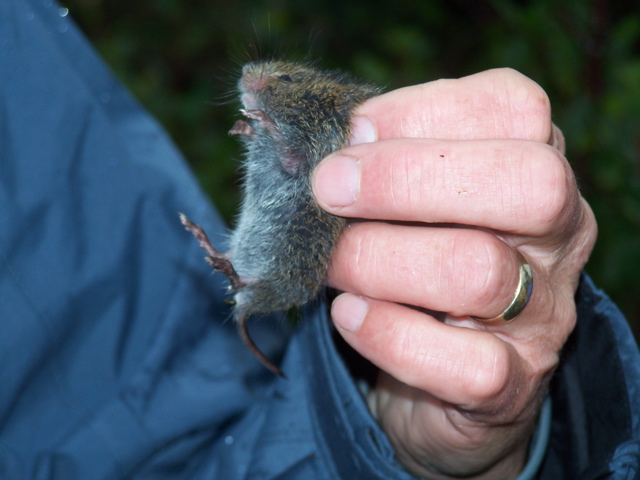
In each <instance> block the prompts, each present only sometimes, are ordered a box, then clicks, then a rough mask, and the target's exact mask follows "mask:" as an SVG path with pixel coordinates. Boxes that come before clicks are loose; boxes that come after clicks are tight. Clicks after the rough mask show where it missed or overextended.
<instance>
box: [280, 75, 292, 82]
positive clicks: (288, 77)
mask: <svg viewBox="0 0 640 480" xmlns="http://www.w3.org/2000/svg"><path fill="white" fill-rule="evenodd" d="M278 80H282V81H283V82H293V78H291V77H290V76H289V75H280V76H279V77H278Z"/></svg>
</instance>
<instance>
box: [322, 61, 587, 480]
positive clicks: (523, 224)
mask: <svg viewBox="0 0 640 480" xmlns="http://www.w3.org/2000/svg"><path fill="white" fill-rule="evenodd" d="M354 126H355V128H354V142H353V143H354V145H352V146H350V147H348V148H346V149H344V150H342V151H341V152H338V153H337V154H334V155H332V156H330V157H328V158H327V159H325V160H324V161H323V162H322V163H321V165H320V166H319V167H318V169H317V170H316V172H315V175H314V177H313V182H312V183H313V188H314V194H315V196H316V199H317V201H318V203H319V205H320V206H321V207H322V208H324V209H325V210H327V211H328V212H331V213H333V214H336V215H340V216H345V217H353V218H359V219H365V220H364V221H359V222H355V223H353V224H351V225H350V226H349V228H347V229H346V230H345V232H344V234H343V235H342V237H341V239H340V241H339V244H338V246H337V248H336V251H335V253H334V254H333V257H332V263H331V267H330V269H329V275H328V282H329V283H330V284H331V285H332V286H334V287H336V288H337V289H339V290H341V291H344V292H348V293H344V294H342V295H340V296H339V297H337V298H336V300H335V301H334V303H333V305H332V310H331V313H332V317H333V320H334V322H335V324H336V326H337V328H338V331H339V332H340V333H341V334H342V336H343V337H344V338H345V340H346V341H347V342H348V343H349V344H350V345H351V346H352V347H353V348H354V349H355V350H357V351H358V352H359V353H360V354H362V355H363V356H364V357H366V358H367V359H369V360H370V361H371V362H373V363H374V364H375V365H377V366H378V367H379V368H380V369H381V373H380V376H379V379H378V383H377V386H376V387H375V388H374V389H373V390H372V391H371V393H370V398H369V404H370V408H371V411H372V413H373V415H375V416H376V418H377V419H378V421H379V423H380V424H381V426H382V428H383V429H384V430H385V432H386V433H387V435H388V437H389V439H390V441H391V442H392V444H393V445H394V447H395V449H396V453H397V457H398V459H399V460H400V461H401V462H402V463H403V464H404V465H405V466H406V468H407V469H409V470H410V471H412V472H413V473H415V474H417V475H421V476H425V477H428V478H431V479H450V478H458V477H462V476H464V478H473V479H496V478H515V477H516V476H517V474H518V473H519V472H520V470H521V469H522V467H523V465H524V463H525V461H526V456H527V446H528V441H529V439H530V437H531V434H532V432H533V430H534V427H535V423H536V419H537V415H538V412H539V408H540V405H541V402H542V400H543V398H544V396H545V393H546V389H547V386H548V382H549V379H550V377H551V376H552V374H553V371H554V369H555V367H556V365H557V363H558V356H559V352H560V350H561V348H562V346H563V344H564V343H565V341H566V339H567V337H568V335H569V334H570V332H571V331H572V329H573V326H574V323H575V319H576V311H575V303H574V293H575V291H576V288H577V285H578V280H579V275H580V272H581V270H582V268H583V266H584V264H585V263H586V261H587V258H588V256H589V254H590V252H591V249H592V247H593V243H594V241H595V237H596V230H597V228H596V223H595V220H594V217H593V214H592V212H591V210H590V208H589V206H588V205H587V204H586V202H585V201H584V199H583V198H582V197H581V196H580V194H579V192H578V189H577V186H576V181H575V178H574V175H573V172H572V170H571V168H570V166H569V165H568V163H567V161H566V159H565V158H564V139H563V137H562V134H561V133H560V131H559V130H558V129H557V128H555V127H554V126H553V125H552V123H551V110H550V106H549V100H548V98H547V96H546V94H545V93H544V91H543V90H542V89H541V88H540V87H539V86H538V85H537V84H535V83H534V82H533V81H531V80H529V79H528V78H526V77H524V76H522V75H520V74H519V73H517V72H515V71H513V70H509V69H500V70H490V71H486V72H483V73H480V74H477V75H472V76H469V77H465V78H462V79H458V80H440V81H436V82H431V83H427V84H424V85H418V86H413V87H407V88H403V89H399V90H395V91H393V92H390V93H387V94H384V95H381V96H379V97H376V98H373V99H371V100H369V101H367V102H366V103H365V104H363V105H362V106H361V107H360V108H359V109H358V111H357V112H356V118H355V120H354ZM374 140H375V141H374ZM363 141H364V142H372V143H360V142H363ZM345 156H346V157H345ZM516 251H518V252H520V253H521V254H522V255H523V256H524V257H525V258H526V260H527V262H528V263H529V264H530V265H531V268H532V271H533V292H532V296H531V299H530V301H529V303H528V305H527V306H526V308H525V309H524V311H523V312H522V313H521V314H520V315H519V316H518V317H517V318H515V320H513V322H511V323H508V324H504V325H497V326H489V325H483V324H482V323H481V322H478V321H475V320H472V319H471V318H470V316H473V317H479V318H490V317H494V316H496V315H499V314H500V313H501V312H502V311H504V309H505V308H506V307H507V305H509V303H510V302H511V300H512V299H513V296H514V291H515V289H516V285H517V284H518V269H519V262H518V256H517V254H516ZM413 307H417V308H413ZM433 312H446V314H445V315H443V316H442V318H438V319H436V316H437V315H434V314H433Z"/></svg>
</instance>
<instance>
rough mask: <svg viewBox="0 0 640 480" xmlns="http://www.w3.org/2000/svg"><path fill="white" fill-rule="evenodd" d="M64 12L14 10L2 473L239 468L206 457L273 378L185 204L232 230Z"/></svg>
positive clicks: (2, 192)
mask: <svg viewBox="0 0 640 480" xmlns="http://www.w3.org/2000/svg"><path fill="white" fill-rule="evenodd" d="M61 13H62V14H61ZM64 13H65V12H64V11H60V10H59V7H58V6H57V5H56V4H55V3H54V2H51V1H40V0H33V1H28V0H7V1H5V2H3V4H2V8H0V66H1V67H0V384H1V385H2V392H1V393H0V472H2V473H0V477H2V478H3V479H11V480H24V479H38V480H41V479H56V480H57V479H61V480H63V479H64V480H74V479H78V480H92V479H120V478H149V479H152V478H153V479H162V478H171V479H181V478H185V479H186V478H224V477H220V476H216V475H208V476H200V474H199V473H198V472H199V467H200V466H201V465H203V464H204V463H206V462H205V460H204V459H205V458H206V459H210V458H214V459H215V458H222V457H220V456H219V454H221V453H222V452H223V451H224V450H222V451H220V449H219V447H225V448H226V447H227V443H228V442H230V440H229V439H227V435H226V434H225V431H226V430H227V429H228V428H229V425H231V424H234V422H236V423H237V421H238V419H240V418H244V416H245V415H247V414H248V413H249V410H250V409H249V407H250V405H252V404H253V403H255V402H256V398H259V397H260V395H262V392H263V391H264V389H265V388H266V385H268V384H269V383H270V382H271V381H272V380H271V378H270V377H269V375H270V374H269V372H263V370H264V369H263V368H262V367H261V366H260V365H259V364H258V363H257V362H255V361H254V359H253V358H252V357H251V355H250V354H249V353H248V352H247V351H246V349H244V348H243V347H242V344H241V342H240V341H239V340H238V338H237V334H236V332H235V328H234V326H233V324H232V322H230V321H229V319H228V314H229V312H228V310H227V307H225V305H224V304H223V302H222V300H223V296H224V292H225V282H224V278H220V277H221V276H220V275H212V274H211V269H210V268H209V266H208V265H207V264H206V263H205V262H204V260H203V254H202V252H201V250H200V249H199V247H198V245H197V242H195V241H194V239H193V237H192V236H191V235H190V234H189V233H188V232H186V231H184V229H183V228H182V226H181V225H180V222H179V220H178V212H179V211H183V212H185V213H187V214H188V215H189V216H190V217H191V218H193V219H194V220H196V221H198V222H199V223H201V224H202V225H203V226H204V227H205V228H206V229H207V231H208V232H209V233H210V234H211V236H212V240H213V241H214V242H216V243H217V244H219V245H223V244H224V226H223V224H222V222H221V220H220V218H219V217H218V216H217V214H216V213H215V211H214V210H213V208H212V207H211V205H210V204H209V202H208V201H207V199H206V198H205V197H204V195H203V194H202V193H201V191H200V189H199V187H198V185H197V183H196V181H195V180H194V178H193V176H192V174H191V173H190V171H189V169H188V168H187V166H186V165H185V163H184V162H183V160H182V158H181V157H180V155H179V154H178V152H177V151H176V149H175V148H174V147H173V145H172V144H171V142H170V141H169V139H168V138H167V136H166V135H165V134H164V133H163V131H162V130H161V129H160V128H159V126H158V125H157V124H156V123H155V122H154V121H153V120H152V119H151V118H150V117H149V115H147V114H146V113H145V112H144V111H143V110H142V109H141V108H140V106H139V105H137V104H136V102H134V101H133V100H132V99H131V97H130V96H129V95H128V94H127V93H126V92H125V91H124V90H123V89H122V87H121V86H120V85H119V84H118V83H117V82H116V81H115V80H114V78H113V77H112V75H111V74H110V73H109V72H108V71H107V69H106V68H105V66H104V65H103V64H102V63H101V61H100V60H99V59H98V58H97V57H96V55H95V53H94V52H93V51H92V49H91V48H90V47H89V46H88V44H87V42H86V41H85V40H84V38H83V37H82V36H81V35H80V33H79V32H78V30H77V29H76V27H75V25H74V24H73V23H72V21H71V20H70V18H69V17H68V16H66V15H65V14H64ZM257 328H259V326H258V327H257ZM264 330H265V331H266V334H265V335H261V336H260V335H259V332H257V331H256V334H257V335H258V336H259V337H260V340H261V345H262V346H263V348H264V349H265V350H266V351H267V352H268V353H269V355H272V356H274V358H275V357H277V352H278V351H280V350H281V348H282V344H283V343H284V341H285V340H286V338H287V334H286V331H285V332H283V333H282V334H280V333H279V332H277V331H276V330H275V329H274V328H273V327H267V326H265V328H264ZM245 423H246V424H249V425H258V424H257V423H255V422H253V423H252V422H251V421H250V420H245ZM246 432H247V434H246V437H245V439H246V440H247V441H248V439H249V438H250V437H251V436H254V437H255V436H257V433H255V432H253V433H252V431H251V429H250V428H247V429H246ZM240 443H241V442H240ZM228 458H229V457H224V459H228ZM241 465H242V462H241ZM238 468H242V467H241V466H240V467H238ZM227 478H234V477H231V476H230V477H227ZM238 478H239V477H238Z"/></svg>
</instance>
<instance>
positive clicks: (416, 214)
mask: <svg viewBox="0 0 640 480" xmlns="http://www.w3.org/2000/svg"><path fill="white" fill-rule="evenodd" d="M488 173H489V174H488ZM312 186H313V191H314V194H315V196H316V200H317V202H318V204H319V205H320V206H321V207H322V208H323V209H325V210H327V211H329V212H331V213H333V214H336V215H340V216H347V217H359V218H372V219H373V218H376V219H393V220H401V221H419V222H429V223H436V222H448V223H458V224H465V225H476V226H481V227H485V228H491V229H494V230H499V231H503V232H509V233H515V234H520V235H528V236H542V235H547V234H549V233H551V231H552V229H554V228H556V229H557V228H562V227H563V226H564V222H563V221H562V220H563V219H564V218H566V219H567V220H568V219H570V218H571V216H572V215H573V214H574V212H573V209H575V208H577V205H578V201H579V198H578V194H577V189H576V187H575V179H574V176H573V172H572V171H571V168H570V167H569V165H568V163H567V161H566V159H565V158H564V157H563V155H562V154H561V153H560V152H559V151H558V150H557V149H556V148H553V147H551V146H549V145H546V144H542V143H538V142H531V141H522V140H507V141H498V140H480V141H443V140H422V139H411V140H388V141H382V142H376V143H375V144H363V145H357V146H354V147H350V148H348V149H345V150H343V151H342V152H340V153H339V154H337V155H333V156H330V157H328V158H327V159H325V160H324V161H323V162H322V163H321V164H320V165H319V166H318V168H317V169H316V172H315V174H314V176H313V179H312Z"/></svg>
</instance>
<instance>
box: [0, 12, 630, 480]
mask: <svg viewBox="0 0 640 480" xmlns="http://www.w3.org/2000/svg"><path fill="white" fill-rule="evenodd" d="M178 211H184V212H186V213H187V214H188V215H189V216H190V217H191V218H192V219H193V220H195V221H197V222H199V223H200V224H202V225H203V227H204V228H205V229H206V230H207V231H208V232H209V233H210V234H211V236H212V237H213V238H212V240H213V242H214V243H216V244H222V243H223V242H224V232H225V228H224V226H223V224H222V222H221V221H220V218H219V217H218V216H217V214H216V213H215V211H214V210H213V208H212V207H211V205H210V204H209V203H208V201H207V199H206V198H205V196H204V195H203V194H202V192H201V191H200V189H199V187H198V185H197V182H196V181H195V179H194V178H193V176H192V174H191V172H190V171H189V169H188V167H187V166H186V165H185V163H184V161H183V160H182V158H181V157H180V154H179V153H178V152H177V151H176V149H175V148H174V146H173V145H172V144H171V142H170V141H169V139H168V138H167V136H166V135H165V133H163V131H162V129H161V128H160V127H159V126H158V125H157V124H156V123H155V122H154V121H153V120H152V119H151V118H150V117H149V116H148V115H147V114H146V113H145V112H144V111H143V110H142V109H141V108H140V106H139V105H137V104H136V103H135V102H134V101H133V100H132V99H131V98H130V97H129V95H128V94H127V93H126V92H125V91H124V90H123V89H122V87H121V86H120V85H119V84H118V83H117V82H116V81H115V80H114V79H113V77H112V76H111V74H110V73H109V72H108V71H107V69H106V68H105V67H104V65H103V64H102V63H101V62H100V60H99V59H98V58H97V57H96V55H95V54H94V52H93V51H92V50H91V48H90V47H89V46H88V44H87V42H86V41H85V40H84V39H83V38H82V36H81V35H80V34H79V33H78V31H77V29H76V28H75V26H74V25H73V24H72V23H71V21H70V19H69V18H68V17H64V16H61V15H60V14H59V10H58V6H57V5H56V4H54V3H52V2H51V1H49V0H5V1H4V2H3V4H2V8H0V385H1V386H2V388H1V389H0V479H2V480H5V479H7V480H25V479H29V480H31V479H33V480H36V479H37V480H45V479H56V480H94V479H95V480H102V479H105V480H106V479H136V480H141V479H150V480H151V479H153V480H158V479H172V480H174V479H185V480H186V479H189V480H191V479H225V480H236V479H273V480H275V479H278V480H291V479H327V480H329V479H331V480H335V479H410V478H413V477H412V476H411V475H409V474H408V473H406V472H404V471H403V470H402V468H400V467H399V466H398V465H397V463H396V462H395V460H394V454H393V450H392V448H391V446H390V444H389V442H388V440H387V438H386V437H385V435H384V434H383V433H382V432H381V430H380V429H379V427H378V426H377V424H376V423H375V421H374V420H373V419H372V418H371V416H370V415H369V413H368V411H367V408H366V405H365V403H364V402H363V400H362V397H361V395H360V393H359V390H358V389H357V388H356V386H355V382H354V377H353V375H357V374H358V366H357V365H352V364H350V363H349V362H348V361H347V360H345V356H344V355H343V354H342V353H341V350H342V347H341V346H340V344H339V343H336V340H335V339H334V338H333V335H332V330H331V327H330V325H331V324H330V322H329V320H328V318H327V314H326V309H325V305H324V304H322V303H319V304H316V305H312V306H310V307H309V308H308V309H307V310H306V311H305V313H304V318H303V320H302V322H301V326H300V328H298V329H296V330H295V331H293V332H290V331H288V329H287V328H285V327H284V326H283V324H282V322H277V321H274V320H273V319H260V320H257V321H255V322H252V325H251V327H250V328H251V330H252V332H253V334H254V337H255V338H256V339H257V342H258V343H259V344H260V345H261V346H263V347H264V348H265V350H266V351H267V353H268V354H269V356H270V357H271V358H274V359H281V361H282V368H283V369H284V371H285V372H286V373H287V375H288V380H282V379H278V378H275V377H274V376H273V375H272V374H271V373H270V372H268V371H267V370H265V369H264V368H263V367H262V366H261V365H260V364H259V363H258V362H257V361H256V360H255V359H254V358H253V357H252V356H251V354H250V353H249V352H248V351H247V350H246V349H245V348H244V347H243V345H242V344H241V342H240V341H239V339H238V337H237V334H236V332H235V327H234V326H233V324H232V322H231V321H230V320H229V311H228V309H227V307H225V305H224V304H223V302H222V300H223V295H224V287H225V279H224V277H222V276H221V275H212V274H211V270H210V268H209V267H208V265H207V264H206V263H205V262H204V261H203V259H202V252H201V251H200V250H199V247H198V246H197V244H196V242H195V241H194V240H193V238H192V237H191V235H190V234H188V233H187V232H185V231H184V230H183V228H182V226H181V225H180V223H179V221H178V217H177V212H178ZM577 302H578V309H579V321H578V326H577V328H576V330H575V332H574V333H573V335H572V336H571V338H570V340H569V342H568V344H567V346H566V348H565V351H564V355H563V359H562V364H561V366H560V368H559V370H558V373H557V375H556V376H555V379H554V381H553V384H552V387H551V393H550V398H551V400H550V405H551V408H550V409H549V408H548V407H547V408H546V409H545V412H546V413H545V414H544V415H543V416H542V418H541V421H540V425H539V427H538V433H537V437H536V440H535V441H534V442H533V446H532V455H531V460H530V464H529V467H528V469H529V470H528V471H527V472H525V473H524V474H523V476H522V478H525V477H526V478H540V479H553V480H555V479H561V478H566V479H581V480H589V479H605V478H606V479H634V478H640V474H639V473H638V468H639V467H638V462H639V459H640V444H639V439H640V425H639V421H640V371H639V369H640V359H639V356H638V350H637V348H636V345H635V343H634V340H633V337H632V335H631V333H630V330H629V328H628V326H627V324H626V323H625V321H624V319H623V318H622V316H621V314H620V312H619V311H618V310H617V309H616V307H615V306H614V305H613V304H612V303H611V302H610V301H609V300H608V299H607V297H606V296H605V295H604V294H603V293H602V292H600V291H598V290H597V289H596V288H595V287H594V285H593V284H592V282H591V281H590V279H589V278H588V277H586V276H584V277H583V279H582V283H581V286H580V290H579V292H578V296H577Z"/></svg>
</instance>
